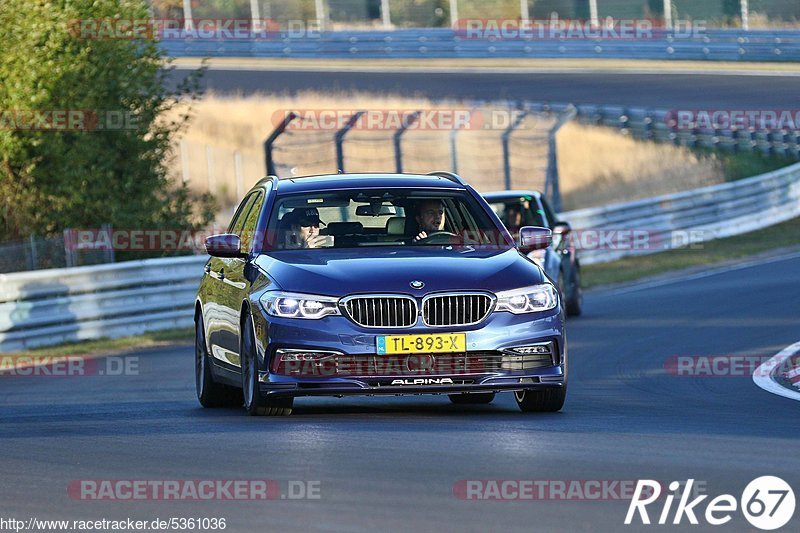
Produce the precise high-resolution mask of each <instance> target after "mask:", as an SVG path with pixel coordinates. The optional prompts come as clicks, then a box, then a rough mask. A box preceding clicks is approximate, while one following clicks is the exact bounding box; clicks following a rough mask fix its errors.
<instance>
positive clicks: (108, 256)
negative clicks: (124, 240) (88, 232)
mask: <svg viewBox="0 0 800 533" xmlns="http://www.w3.org/2000/svg"><path fill="white" fill-rule="evenodd" d="M100 231H102V232H105V234H106V235H107V236H108V242H109V243H112V244H111V246H109V247H108V248H106V250H105V252H106V253H105V262H106V263H114V262H115V258H114V245H113V242H114V230H113V228H112V227H111V224H101V225H100Z"/></svg>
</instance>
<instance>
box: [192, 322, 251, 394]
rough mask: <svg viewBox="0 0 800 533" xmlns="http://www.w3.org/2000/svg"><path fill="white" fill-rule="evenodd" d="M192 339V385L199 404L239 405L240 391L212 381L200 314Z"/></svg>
mask: <svg viewBox="0 0 800 533" xmlns="http://www.w3.org/2000/svg"><path fill="white" fill-rule="evenodd" d="M194 340H195V342H194V345H195V346H194V385H195V390H196V392H197V400H198V401H199V402H200V405H202V406H203V407H207V408H211V407H240V406H241V405H242V391H241V390H239V389H237V388H236V387H229V386H227V385H223V384H221V383H216V382H215V381H214V376H213V374H212V373H211V360H210V358H209V355H208V350H207V348H206V334H205V328H204V327H203V316H202V315H198V316H197V320H196V321H195V335H194Z"/></svg>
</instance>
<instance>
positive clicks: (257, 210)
mask: <svg viewBox="0 0 800 533" xmlns="http://www.w3.org/2000/svg"><path fill="white" fill-rule="evenodd" d="M263 205H264V197H263V196H262V195H261V193H260V192H259V193H257V194H254V195H253V202H252V203H251V205H250V208H249V212H248V213H247V216H246V217H245V218H244V224H243V225H242V228H241V230H240V233H239V238H240V239H241V241H242V250H247V251H249V250H250V248H251V246H252V244H253V234H254V233H255V231H256V224H258V217H259V215H261V207H262V206H263Z"/></svg>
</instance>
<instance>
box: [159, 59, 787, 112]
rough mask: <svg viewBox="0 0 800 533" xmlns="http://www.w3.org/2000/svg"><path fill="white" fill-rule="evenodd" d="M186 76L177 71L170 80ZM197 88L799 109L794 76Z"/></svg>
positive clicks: (454, 78)
mask: <svg viewBox="0 0 800 533" xmlns="http://www.w3.org/2000/svg"><path fill="white" fill-rule="evenodd" d="M186 72H187V71H184V70H176V71H174V72H173V73H172V77H173V79H180V78H181V77H183V76H185V75H186ZM202 85H203V86H204V87H205V88H207V89H211V90H213V91H214V92H216V93H220V94H244V95H249V94H254V93H285V94H296V93H297V92H299V91H304V90H314V91H320V92H322V93H330V92H338V91H353V90H356V91H365V92H378V93H391V94H398V95H403V96H411V95H418V96H425V97H429V98H434V99H439V98H445V97H447V98H463V99H485V100H495V99H506V98H507V99H512V100H517V99H519V100H529V101H535V102H571V103H575V104H606V105H622V106H629V107H640V106H641V107H654V108H663V109H693V110H699V109H714V110H744V111H746V110H750V109H756V110H764V109H769V110H784V109H788V110H793V109H800V95H798V86H800V78H797V77H780V76H764V75H746V74H742V75H720V74H668V75H662V74H658V73H649V74H648V73H637V74H630V73H613V72H609V73H596V72H583V73H581V72H569V73H530V72H526V73H519V74H513V73H512V74H508V73H487V74H480V73H476V72H462V73H454V72H424V73H421V72H367V73H363V72H326V71H322V72H314V71H297V70H283V71H268V70H221V69H220V70H215V69H210V70H209V71H208V72H207V73H206V74H205V78H204V80H203V83H202Z"/></svg>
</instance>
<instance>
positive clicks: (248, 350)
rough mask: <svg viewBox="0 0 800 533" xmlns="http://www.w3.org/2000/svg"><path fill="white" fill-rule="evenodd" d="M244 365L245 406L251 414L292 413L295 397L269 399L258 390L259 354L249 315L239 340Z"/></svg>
mask: <svg viewBox="0 0 800 533" xmlns="http://www.w3.org/2000/svg"><path fill="white" fill-rule="evenodd" d="M239 354H240V355H239V358H240V361H241V365H242V392H243V394H244V408H245V409H246V410H247V412H248V413H249V414H250V415H251V416H288V415H290V414H292V406H293V404H294V398H281V399H267V398H265V397H264V396H263V395H262V394H261V392H260V391H259V390H258V389H259V387H258V384H259V381H258V373H259V366H258V356H257V355H256V350H255V342H254V338H253V321H252V319H251V318H250V317H249V316H248V317H247V318H245V320H244V322H243V323H242V333H241V336H240V342H239Z"/></svg>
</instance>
